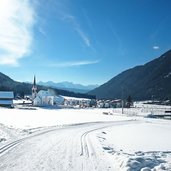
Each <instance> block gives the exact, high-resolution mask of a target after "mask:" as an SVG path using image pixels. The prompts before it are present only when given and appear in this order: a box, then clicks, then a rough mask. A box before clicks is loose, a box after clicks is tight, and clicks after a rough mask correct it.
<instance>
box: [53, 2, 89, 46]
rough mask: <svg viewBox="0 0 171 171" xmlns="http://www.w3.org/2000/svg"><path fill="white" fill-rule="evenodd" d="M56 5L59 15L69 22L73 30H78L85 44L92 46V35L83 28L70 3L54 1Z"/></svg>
mask: <svg viewBox="0 0 171 171" xmlns="http://www.w3.org/2000/svg"><path fill="white" fill-rule="evenodd" d="M53 3H54V7H55V9H56V12H57V17H58V18H59V19H61V20H63V21H65V22H67V23H69V24H70V25H71V27H72V29H73V30H75V31H76V33H77V34H78V35H79V37H80V38H81V39H82V41H83V42H84V44H85V45H86V46H87V47H90V48H92V45H91V41H90V37H89V36H88V35H87V33H86V32H85V31H84V30H83V28H82V27H81V25H80V23H79V21H78V20H77V18H76V17H75V16H74V15H72V13H71V12H70V10H69V9H70V8H69V6H70V5H69V4H68V3H67V2H66V1H64V0H59V1H53Z"/></svg>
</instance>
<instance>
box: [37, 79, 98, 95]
mask: <svg viewBox="0 0 171 171" xmlns="http://www.w3.org/2000/svg"><path fill="white" fill-rule="evenodd" d="M38 85H43V86H49V87H53V88H59V89H62V90H68V91H73V92H75V93H87V92H89V91H90V90H93V89H95V88H97V87H98V85H87V86H85V85H82V84H74V83H72V82H67V81H65V82H60V83H54V82H52V81H48V82H42V81H40V82H38Z"/></svg>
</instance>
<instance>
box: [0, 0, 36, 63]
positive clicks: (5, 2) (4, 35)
mask: <svg viewBox="0 0 171 171" xmlns="http://www.w3.org/2000/svg"><path fill="white" fill-rule="evenodd" d="M34 17H35V15H34V10H33V7H32V6H31V4H30V1H29V0H1V1H0V64H1V65H2V64H7V65H18V60H19V59H20V58H23V57H24V56H25V55H26V54H28V53H29V52H30V48H31V42H32V28H33V25H34V23H35V21H34V20H35V19H34Z"/></svg>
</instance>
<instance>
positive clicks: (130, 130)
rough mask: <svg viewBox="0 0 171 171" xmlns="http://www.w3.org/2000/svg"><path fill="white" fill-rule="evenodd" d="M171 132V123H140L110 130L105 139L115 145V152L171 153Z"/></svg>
mask: <svg viewBox="0 0 171 171" xmlns="http://www.w3.org/2000/svg"><path fill="white" fill-rule="evenodd" d="M166 124H167V126H166ZM170 131H171V121H170V122H164V123H163V122H161V123H158V124H157V123H155V122H154V121H153V122H148V121H147V122H145V121H140V122H136V123H132V124H128V125H121V126H118V127H114V128H110V129H109V130H108V131H107V132H108V134H106V135H105V138H106V139H107V141H109V142H110V143H111V144H114V145H113V146H112V148H113V149H114V150H116V151H120V150H122V151H124V152H125V153H129V154H132V153H135V152H137V151H143V152H149V151H171V138H170V136H169V135H170Z"/></svg>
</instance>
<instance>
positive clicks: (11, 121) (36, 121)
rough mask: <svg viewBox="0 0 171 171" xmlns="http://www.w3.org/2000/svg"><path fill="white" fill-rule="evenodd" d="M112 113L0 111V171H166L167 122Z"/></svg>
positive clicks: (170, 143)
mask: <svg viewBox="0 0 171 171" xmlns="http://www.w3.org/2000/svg"><path fill="white" fill-rule="evenodd" d="M130 110H133V109H130ZM118 111H120V110H118ZM138 111H139V110H138ZM114 112H115V113H114ZM132 112H133V111H132ZM118 113H119V112H118ZM118 113H117V110H113V109H43V108H28V109H5V108H0V170H5V171H6V170H9V171H11V170H16V171H18V170H59V171H63V170H65V171H67V170H68V171H70V170H73V171H80V170H84V171H89V170H92V171H93V170H98V171H104V170H111V171H113V170H116V171H149V170H152V171H162V170H171V138H170V132H171V120H161V119H151V118H144V117H142V113H141V116H137V115H138V114H139V113H138V112H137V110H134V115H121V114H118ZM127 113H129V112H127ZM130 113H131V112H130ZM145 114H148V113H143V115H145Z"/></svg>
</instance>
